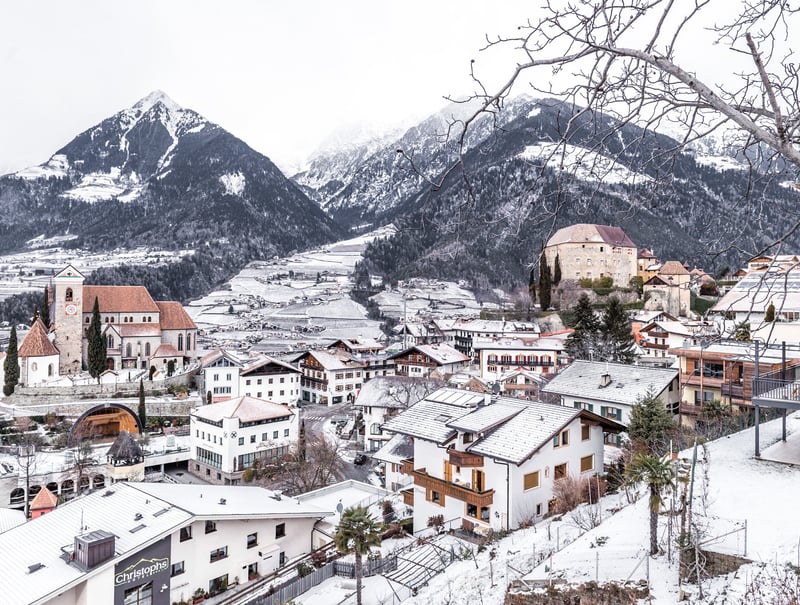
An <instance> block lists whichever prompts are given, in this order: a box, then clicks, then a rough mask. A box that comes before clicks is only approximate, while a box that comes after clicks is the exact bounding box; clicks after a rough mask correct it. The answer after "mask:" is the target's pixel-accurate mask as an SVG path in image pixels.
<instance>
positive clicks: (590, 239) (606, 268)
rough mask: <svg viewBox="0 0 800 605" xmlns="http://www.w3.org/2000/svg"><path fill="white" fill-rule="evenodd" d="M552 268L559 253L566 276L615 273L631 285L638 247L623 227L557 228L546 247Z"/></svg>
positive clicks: (618, 281)
mask: <svg viewBox="0 0 800 605" xmlns="http://www.w3.org/2000/svg"><path fill="white" fill-rule="evenodd" d="M544 254H545V256H546V257H547V263H548V264H549V265H550V268H551V270H552V269H553V267H555V262H556V256H558V262H559V266H560V267H561V278H562V279H575V280H579V279H596V278H599V277H611V278H613V280H614V283H615V284H616V285H618V286H627V285H628V284H629V283H630V281H631V278H632V277H634V276H635V275H636V274H637V257H638V249H637V247H636V244H634V243H633V241H632V240H631V239H630V238H629V237H628V236H627V235H626V234H625V232H624V231H623V230H622V229H620V228H619V227H612V226H609V225H592V224H586V223H582V224H576V225H570V226H569V227H564V228H562V229H559V230H558V231H556V232H555V233H554V234H553V235H552V237H550V239H549V240H547V245H546V246H545V248H544Z"/></svg>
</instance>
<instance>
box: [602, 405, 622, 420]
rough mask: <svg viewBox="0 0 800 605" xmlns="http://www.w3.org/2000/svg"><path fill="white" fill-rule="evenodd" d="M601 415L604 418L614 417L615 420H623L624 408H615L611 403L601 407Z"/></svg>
mask: <svg viewBox="0 0 800 605" xmlns="http://www.w3.org/2000/svg"><path fill="white" fill-rule="evenodd" d="M600 415H601V416H602V417H603V418H613V419H614V420H622V409H621V408H614V407H611V406H610V405H604V406H601V407H600Z"/></svg>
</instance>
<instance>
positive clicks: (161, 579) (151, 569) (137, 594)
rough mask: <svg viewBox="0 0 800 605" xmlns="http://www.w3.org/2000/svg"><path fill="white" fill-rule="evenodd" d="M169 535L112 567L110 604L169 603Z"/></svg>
mask: <svg viewBox="0 0 800 605" xmlns="http://www.w3.org/2000/svg"><path fill="white" fill-rule="evenodd" d="M170 556H171V552H170V538H169V537H167V538H164V539H162V540H159V541H158V542H156V543H155V544H152V545H150V546H148V547H147V548H143V549H141V550H140V551H138V552H136V553H134V554H132V555H131V556H129V557H127V558H125V559H123V560H122V561H120V562H119V563H117V565H116V566H115V567H114V605H125V603H149V604H150V605H170V603H171V602H172V601H170V571H171V564H170Z"/></svg>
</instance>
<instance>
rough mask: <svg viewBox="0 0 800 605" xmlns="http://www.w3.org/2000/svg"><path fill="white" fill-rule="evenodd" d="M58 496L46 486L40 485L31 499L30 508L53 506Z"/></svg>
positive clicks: (39, 508)
mask: <svg viewBox="0 0 800 605" xmlns="http://www.w3.org/2000/svg"><path fill="white" fill-rule="evenodd" d="M57 504H58V498H57V497H56V496H55V494H53V492H51V491H50V490H49V489H47V488H46V487H42V489H40V490H39V493H38V494H36V496H35V497H34V498H33V500H31V510H42V509H44V508H55V507H56V505H57Z"/></svg>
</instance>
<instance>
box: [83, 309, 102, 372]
mask: <svg viewBox="0 0 800 605" xmlns="http://www.w3.org/2000/svg"><path fill="white" fill-rule="evenodd" d="M101 328H102V325H101V323H100V303H99V302H98V300H97V297H95V299H94V307H92V321H91V323H90V324H89V332H88V334H87V336H86V338H87V340H88V349H89V351H88V353H89V363H88V367H89V374H90V375H91V376H92V378H97V377H98V376H100V374H102V373H103V372H104V371H105V369H106V357H107V352H106V341H105V339H104V338H103V335H102V333H101V332H100V330H101Z"/></svg>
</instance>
